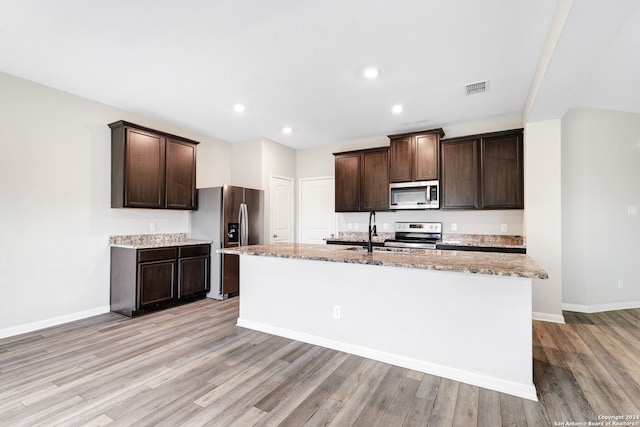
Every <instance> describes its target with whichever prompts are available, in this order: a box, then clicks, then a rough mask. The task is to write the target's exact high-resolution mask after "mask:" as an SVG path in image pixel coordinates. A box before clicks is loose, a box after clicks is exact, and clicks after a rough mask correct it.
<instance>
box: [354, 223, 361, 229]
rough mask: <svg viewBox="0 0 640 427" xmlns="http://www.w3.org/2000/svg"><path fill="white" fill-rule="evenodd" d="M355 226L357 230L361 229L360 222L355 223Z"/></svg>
mask: <svg viewBox="0 0 640 427" xmlns="http://www.w3.org/2000/svg"><path fill="white" fill-rule="evenodd" d="M355 228H356V230H360V223H359V222H356V223H355Z"/></svg>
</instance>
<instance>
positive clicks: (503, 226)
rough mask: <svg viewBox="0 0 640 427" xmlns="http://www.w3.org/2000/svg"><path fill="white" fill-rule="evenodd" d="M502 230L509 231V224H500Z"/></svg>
mask: <svg viewBox="0 0 640 427" xmlns="http://www.w3.org/2000/svg"><path fill="white" fill-rule="evenodd" d="M500 231H501V232H503V233H506V232H507V224H500Z"/></svg>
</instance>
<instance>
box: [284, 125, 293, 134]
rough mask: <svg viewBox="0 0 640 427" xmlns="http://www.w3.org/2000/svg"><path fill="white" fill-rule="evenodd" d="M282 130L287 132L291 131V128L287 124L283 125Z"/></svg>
mask: <svg viewBox="0 0 640 427" xmlns="http://www.w3.org/2000/svg"><path fill="white" fill-rule="evenodd" d="M282 132H284V133H286V134H289V133H291V132H293V129H291V128H290V127H289V126H285V127H283V128H282Z"/></svg>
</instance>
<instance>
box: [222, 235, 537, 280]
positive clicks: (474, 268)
mask: <svg viewBox="0 0 640 427" xmlns="http://www.w3.org/2000/svg"><path fill="white" fill-rule="evenodd" d="M358 249H361V248H360V247H359V246H344V245H330V244H327V245H324V244H302V243H275V244H269V245H254V246H242V247H235V248H224V249H220V250H218V252H220V253H226V254H236V255H254V256H265V257H276V258H294V259H305V260H315V261H328V262H341V263H351V264H371V265H384V266H390V267H404V268H419V269H426V270H437V271H448V272H458V273H470V274H484V275H492V276H509V277H522V278H529V279H547V278H548V277H549V276H548V274H547V272H546V271H544V270H543V269H542V268H541V267H540V266H539V265H538V264H536V262H535V261H534V260H533V259H531V258H530V257H529V256H528V255H524V254H513V253H493V252H468V251H451V250H448V251H444V250H431V249H422V250H416V249H412V250H411V251H406V252H394V251H385V250H379V251H374V252H372V253H367V252H362V251H361V250H358Z"/></svg>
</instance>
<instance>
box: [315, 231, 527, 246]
mask: <svg viewBox="0 0 640 427" xmlns="http://www.w3.org/2000/svg"><path fill="white" fill-rule="evenodd" d="M393 238H395V233H388V232H383V233H380V232H378V236H373V237H372V238H371V241H372V242H373V243H384V241H385V240H386V239H393ZM368 239H369V236H368V233H367V232H362V231H353V232H351V231H349V232H346V231H339V232H338V236H337V237H331V238H327V239H325V240H326V241H327V242H329V243H330V242H353V243H361V244H366V243H367V241H368ZM438 245H446V246H473V247H480V248H482V247H486V248H518V249H526V245H525V239H524V237H523V236H512V235H504V234H448V233H443V234H442V240H440V241H439V242H438Z"/></svg>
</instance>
